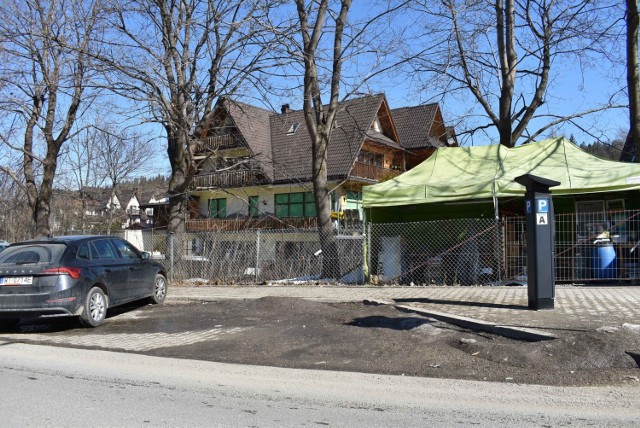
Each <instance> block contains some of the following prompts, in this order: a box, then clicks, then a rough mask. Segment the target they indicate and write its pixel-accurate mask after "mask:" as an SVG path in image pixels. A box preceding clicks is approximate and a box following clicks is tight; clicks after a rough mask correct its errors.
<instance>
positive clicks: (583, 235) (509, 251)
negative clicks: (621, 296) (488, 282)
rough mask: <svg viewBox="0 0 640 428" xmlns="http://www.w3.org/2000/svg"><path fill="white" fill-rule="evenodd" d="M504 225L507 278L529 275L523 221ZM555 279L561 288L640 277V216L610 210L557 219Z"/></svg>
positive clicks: (510, 219) (511, 219)
mask: <svg viewBox="0 0 640 428" xmlns="http://www.w3.org/2000/svg"><path fill="white" fill-rule="evenodd" d="M504 223H505V239H506V240H505V273H506V277H507V279H508V278H511V279H524V280H526V275H527V268H526V266H527V240H526V233H525V219H524V217H508V218H505V219H504ZM554 227H555V239H556V246H555V276H556V281H559V282H565V283H587V282H593V281H600V282H605V281H627V280H637V279H638V278H640V211H638V210H609V211H604V210H603V211H593V212H579V213H570V214H556V216H555V223H554Z"/></svg>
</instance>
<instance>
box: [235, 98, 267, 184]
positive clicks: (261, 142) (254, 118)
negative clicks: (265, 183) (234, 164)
mask: <svg viewBox="0 0 640 428" xmlns="http://www.w3.org/2000/svg"><path fill="white" fill-rule="evenodd" d="M223 103H224V106H225V108H226V109H227V111H228V112H229V114H230V115H231V118H232V119H233V121H234V123H235V125H236V127H237V128H238V130H239V131H240V133H241V134H242V136H243V137H244V139H245V141H246V142H247V144H248V145H249V149H250V150H251V151H252V152H253V154H254V155H255V156H256V160H257V161H259V162H260V164H261V165H262V167H263V170H264V173H265V175H266V176H267V177H269V178H270V179H273V168H272V165H271V164H272V162H271V156H272V151H271V133H270V131H269V117H270V116H271V115H272V114H274V112H272V111H270V110H266V109H263V108H260V107H255V106H252V105H249V104H245V103H240V102H237V101H231V100H224V101H223Z"/></svg>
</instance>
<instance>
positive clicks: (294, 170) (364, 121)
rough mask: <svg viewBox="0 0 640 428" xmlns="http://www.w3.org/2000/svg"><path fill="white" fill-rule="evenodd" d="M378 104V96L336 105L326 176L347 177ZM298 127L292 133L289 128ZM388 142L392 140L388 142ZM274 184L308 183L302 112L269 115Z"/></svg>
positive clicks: (307, 149)
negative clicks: (334, 124)
mask: <svg viewBox="0 0 640 428" xmlns="http://www.w3.org/2000/svg"><path fill="white" fill-rule="evenodd" d="M382 103H386V101H385V97H384V95H382V94H379V95H370V96H364V97H361V98H355V99H352V100H348V101H344V102H342V103H340V104H339V107H338V112H337V113H336V127H335V128H334V129H333V131H332V133H331V141H330V143H329V152H328V154H327V176H328V177H329V178H330V179H331V178H341V177H347V176H348V175H349V173H350V172H351V168H352V166H353V162H354V161H355V159H356V157H357V155H358V153H359V151H360V148H361V147H362V144H363V143H364V139H365V135H366V133H367V131H368V130H369V129H370V128H371V124H372V123H373V120H374V119H375V118H376V115H377V114H378V111H379V110H380V107H381V106H382ZM296 123H297V124H298V126H297V129H296V131H295V132H290V131H292V126H294V125H295V124H296ZM389 141H392V140H389ZM271 142H272V148H273V159H274V164H275V165H274V169H275V170H274V181H276V182H278V181H284V182H286V181H295V180H300V181H309V180H311V178H312V176H311V171H312V168H311V163H312V157H311V138H310V136H309V131H308V130H307V125H306V123H305V120H304V112H303V111H302V110H298V111H289V112H287V113H283V114H278V115H273V116H271Z"/></svg>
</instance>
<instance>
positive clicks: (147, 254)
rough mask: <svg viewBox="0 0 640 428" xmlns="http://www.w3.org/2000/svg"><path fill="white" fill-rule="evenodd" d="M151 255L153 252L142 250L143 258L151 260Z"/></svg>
mask: <svg viewBox="0 0 640 428" xmlns="http://www.w3.org/2000/svg"><path fill="white" fill-rule="evenodd" d="M149 257H151V253H148V252H146V251H143V252H142V260H149Z"/></svg>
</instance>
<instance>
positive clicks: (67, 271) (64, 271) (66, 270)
mask: <svg viewBox="0 0 640 428" xmlns="http://www.w3.org/2000/svg"><path fill="white" fill-rule="evenodd" d="M42 273H53V274H58V275H69V276H70V277H71V278H73V279H78V278H80V268H77V267H59V268H51V269H45V270H43V271H42Z"/></svg>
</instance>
